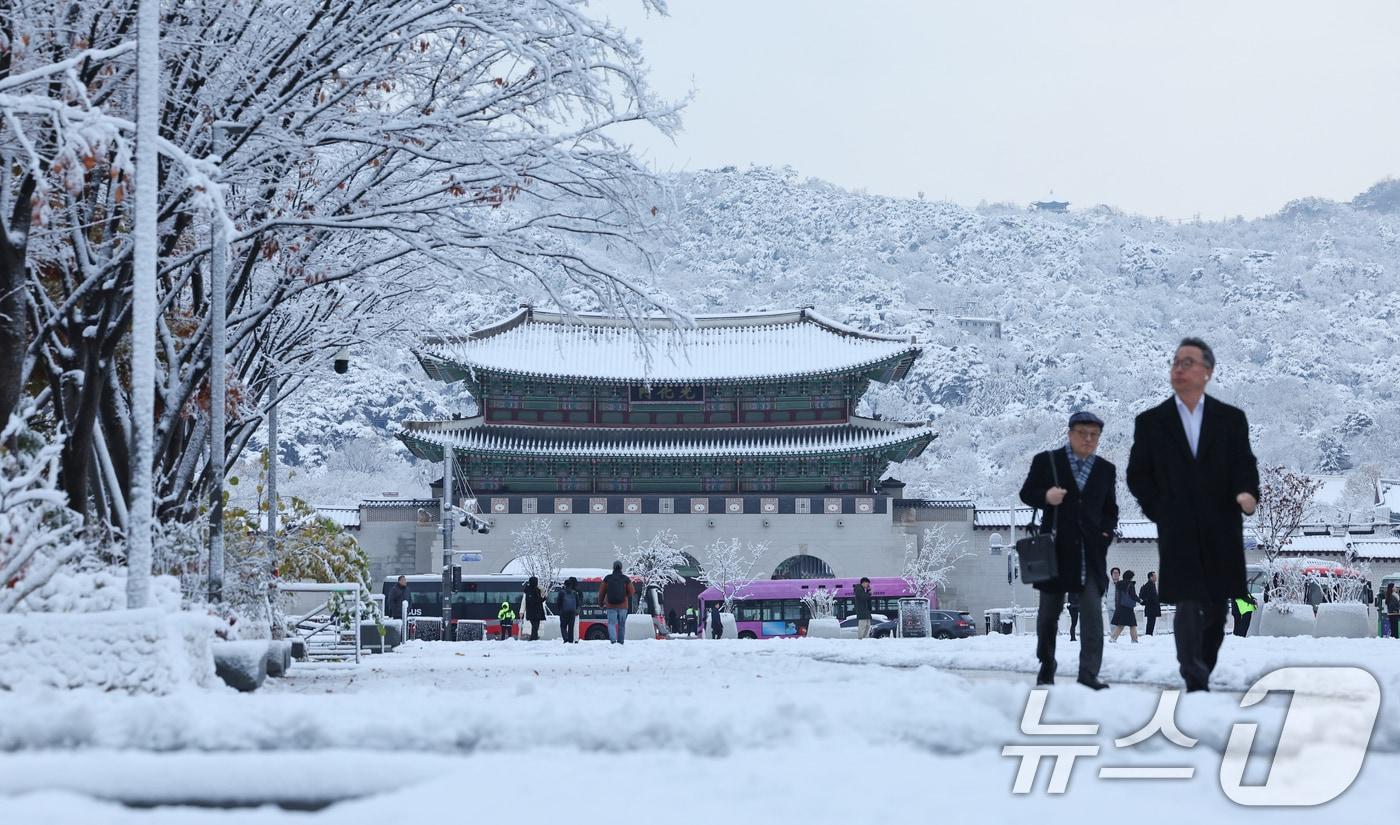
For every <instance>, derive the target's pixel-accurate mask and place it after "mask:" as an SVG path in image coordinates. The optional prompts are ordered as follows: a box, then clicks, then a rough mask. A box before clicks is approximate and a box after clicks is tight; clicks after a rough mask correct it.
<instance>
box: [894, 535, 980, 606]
mask: <svg viewBox="0 0 1400 825" xmlns="http://www.w3.org/2000/svg"><path fill="white" fill-rule="evenodd" d="M971 555H972V553H971V552H969V551H968V549H967V539H966V538H965V537H964V536H962V535H961V534H959V533H957V532H954V531H953V530H950V529H949V528H948V527H947V525H943V524H936V525H934V526H932V527H926V528H924V533H923V536H922V537H920V538H919V539H917V540H911V541H910V542H909V543H908V544H907V545H906V546H905V548H904V572H903V573H901V574H900V578H902V579H904V583H905V584H907V585H909V590H910V592H912V593H913V594H914V595H915V596H919V597H921V598H925V599H930V600H931V599H933V597H934V592H935V591H937V590H938V588H940V587H942V586H944V585H945V584H947V583H948V578H949V576H950V575H952V572H953V568H954V567H956V566H957V563H958V562H959V561H960V560H962V559H965V558H967V557H968V556H971Z"/></svg>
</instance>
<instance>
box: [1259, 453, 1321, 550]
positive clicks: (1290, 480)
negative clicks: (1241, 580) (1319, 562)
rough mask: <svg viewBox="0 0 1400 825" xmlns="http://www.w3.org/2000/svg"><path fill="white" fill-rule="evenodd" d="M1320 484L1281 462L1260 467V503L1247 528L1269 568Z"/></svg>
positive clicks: (1290, 535)
mask: <svg viewBox="0 0 1400 825" xmlns="http://www.w3.org/2000/svg"><path fill="white" fill-rule="evenodd" d="M1321 486H1322V482H1321V481H1318V480H1317V479H1315V478H1309V477H1308V476H1306V475H1303V474H1302V473H1295V472H1293V471H1291V470H1289V469H1288V468H1287V467H1284V466H1283V465H1280V464H1268V465H1265V466H1263V467H1260V468H1259V503H1258V506H1257V507H1256V508H1255V510H1254V520H1253V521H1252V522H1250V531H1251V532H1252V533H1253V534H1254V538H1255V541H1256V542H1257V544H1258V547H1259V550H1260V551H1261V552H1262V553H1263V554H1264V559H1265V563H1266V565H1267V568H1268V569H1269V570H1273V569H1274V568H1275V567H1276V566H1277V563H1278V558H1279V554H1280V553H1282V552H1283V551H1284V549H1285V548H1287V547H1288V544H1289V542H1291V541H1293V537H1294V536H1295V535H1296V534H1297V532H1298V527H1299V525H1301V524H1302V523H1303V519H1304V518H1305V517H1306V516H1307V514H1308V508H1309V507H1310V506H1311V505H1312V500H1313V496H1314V495H1316V493H1317V491H1318V488H1320V487H1321Z"/></svg>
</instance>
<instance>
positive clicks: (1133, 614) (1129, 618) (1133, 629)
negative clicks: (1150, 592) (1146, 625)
mask: <svg viewBox="0 0 1400 825" xmlns="http://www.w3.org/2000/svg"><path fill="white" fill-rule="evenodd" d="M1134 577H1135V574H1134V573H1133V571H1131V570H1125V571H1123V578H1122V580H1121V581H1119V582H1118V585H1117V592H1116V593H1114V596H1113V605H1114V606H1113V621H1112V622H1110V624H1111V625H1112V626H1113V634H1112V635H1111V636H1109V637H1108V640H1109V641H1110V642H1116V641H1118V637H1119V636H1120V635H1122V633H1123V628H1125V627H1126V628H1128V635H1129V636H1131V637H1132V639H1133V644H1137V643H1138V637H1137V606H1138V604H1139V603H1140V602H1141V601H1142V600H1141V599H1139V598H1138V594H1137V590H1136V588H1135V585H1134V584H1133V578H1134Z"/></svg>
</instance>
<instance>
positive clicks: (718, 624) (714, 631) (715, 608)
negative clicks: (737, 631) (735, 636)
mask: <svg viewBox="0 0 1400 825" xmlns="http://www.w3.org/2000/svg"><path fill="white" fill-rule="evenodd" d="M710 638H712V639H723V638H724V621H723V620H722V619H721V618H720V615H719V604H718V603H716V604H712V605H710Z"/></svg>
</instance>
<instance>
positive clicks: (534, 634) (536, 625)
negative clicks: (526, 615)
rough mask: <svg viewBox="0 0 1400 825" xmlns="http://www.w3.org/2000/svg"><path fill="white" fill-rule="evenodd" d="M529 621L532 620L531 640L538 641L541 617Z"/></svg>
mask: <svg viewBox="0 0 1400 825" xmlns="http://www.w3.org/2000/svg"><path fill="white" fill-rule="evenodd" d="M529 622H530V641H532V642H538V641H539V640H540V620H539V619H530V620H529Z"/></svg>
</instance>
